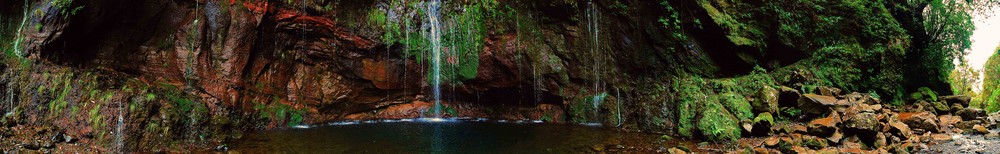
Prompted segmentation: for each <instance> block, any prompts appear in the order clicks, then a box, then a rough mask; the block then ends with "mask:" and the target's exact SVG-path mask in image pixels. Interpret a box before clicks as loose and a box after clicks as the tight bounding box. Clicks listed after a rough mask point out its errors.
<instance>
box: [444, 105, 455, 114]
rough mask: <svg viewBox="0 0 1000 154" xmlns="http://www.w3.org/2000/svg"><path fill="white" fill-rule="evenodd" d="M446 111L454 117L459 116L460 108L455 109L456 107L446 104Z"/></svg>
mask: <svg viewBox="0 0 1000 154" xmlns="http://www.w3.org/2000/svg"><path fill="white" fill-rule="evenodd" d="M444 113H445V114H448V115H449V116H453V117H457V116H458V110H455V108H454V107H451V106H444Z"/></svg>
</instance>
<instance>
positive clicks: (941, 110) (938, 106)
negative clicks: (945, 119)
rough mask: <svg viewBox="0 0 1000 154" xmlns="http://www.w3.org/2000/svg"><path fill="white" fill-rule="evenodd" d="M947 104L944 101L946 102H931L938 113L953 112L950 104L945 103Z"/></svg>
mask: <svg viewBox="0 0 1000 154" xmlns="http://www.w3.org/2000/svg"><path fill="white" fill-rule="evenodd" d="M945 104H946V103H944V102H931V105H932V106H933V107H934V111H935V112H936V113H938V114H944V113H950V112H951V108H950V107H948V105H945Z"/></svg>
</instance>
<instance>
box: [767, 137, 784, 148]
mask: <svg viewBox="0 0 1000 154" xmlns="http://www.w3.org/2000/svg"><path fill="white" fill-rule="evenodd" d="M779 141H781V138H778V137H776V136H771V137H768V138H767V139H764V145H766V146H768V147H775V146H778V142H779Z"/></svg>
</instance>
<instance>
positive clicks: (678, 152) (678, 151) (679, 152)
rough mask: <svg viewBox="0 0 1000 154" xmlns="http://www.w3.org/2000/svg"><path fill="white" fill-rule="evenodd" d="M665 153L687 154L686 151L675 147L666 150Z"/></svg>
mask: <svg viewBox="0 0 1000 154" xmlns="http://www.w3.org/2000/svg"><path fill="white" fill-rule="evenodd" d="M667 153H669V154H687V151H684V150H681V149H680V148H677V147H673V148H670V149H667Z"/></svg>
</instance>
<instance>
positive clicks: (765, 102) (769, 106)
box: [750, 86, 780, 113]
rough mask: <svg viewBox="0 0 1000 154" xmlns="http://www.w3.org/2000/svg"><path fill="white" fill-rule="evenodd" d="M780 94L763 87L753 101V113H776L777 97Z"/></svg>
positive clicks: (768, 87) (775, 90)
mask: <svg viewBox="0 0 1000 154" xmlns="http://www.w3.org/2000/svg"><path fill="white" fill-rule="evenodd" d="M779 94H780V93H779V92H778V90H777V89H774V88H771V87H770V86H765V87H764V88H763V89H761V91H760V92H758V93H757V98H756V99H754V100H753V104H751V105H750V106H752V107H753V111H754V112H757V113H762V112H771V113H774V112H778V95H779Z"/></svg>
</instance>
